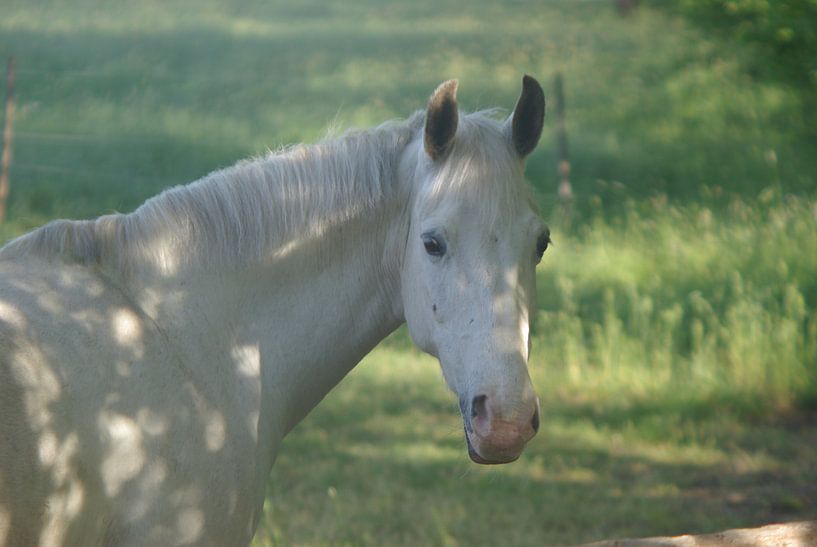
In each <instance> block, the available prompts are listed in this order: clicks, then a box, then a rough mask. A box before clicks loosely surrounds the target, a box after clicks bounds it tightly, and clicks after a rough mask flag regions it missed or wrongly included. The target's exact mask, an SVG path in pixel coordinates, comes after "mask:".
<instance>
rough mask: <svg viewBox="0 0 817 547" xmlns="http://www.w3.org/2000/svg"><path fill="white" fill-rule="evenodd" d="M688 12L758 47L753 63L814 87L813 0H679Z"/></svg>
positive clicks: (816, 16)
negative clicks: (759, 54) (758, 53)
mask: <svg viewBox="0 0 817 547" xmlns="http://www.w3.org/2000/svg"><path fill="white" fill-rule="evenodd" d="M681 9H682V10H683V12H684V13H686V14H687V15H689V16H691V17H693V18H694V19H695V20H697V21H699V22H701V23H703V24H704V25H706V26H708V27H710V28H718V29H720V30H722V31H724V32H726V33H727V34H730V35H732V36H735V37H736V38H738V39H740V40H744V41H747V42H750V43H752V44H754V45H755V46H757V51H759V52H760V53H761V55H762V58H760V59H759V60H758V62H757V63H755V65H754V67H755V69H757V70H763V69H764V66H765V67H768V69H769V70H772V71H774V73H776V74H777V75H778V76H781V77H783V78H785V79H787V80H789V81H792V82H796V83H798V84H802V85H807V86H809V87H810V88H811V89H812V90H814V89H817V2H815V0H682V2H681Z"/></svg>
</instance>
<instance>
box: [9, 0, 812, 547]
mask: <svg viewBox="0 0 817 547" xmlns="http://www.w3.org/2000/svg"><path fill="white" fill-rule="evenodd" d="M10 54H14V55H15V56H16V59H17V66H18V74H17V104H18V107H17V121H16V130H17V136H16V139H15V157H14V164H13V167H12V172H11V174H12V194H11V201H10V211H9V220H8V222H7V223H6V224H5V225H4V226H2V227H0V239H2V240H5V239H8V238H10V237H12V236H14V235H17V234H19V233H22V232H23V231H25V230H28V229H30V228H32V227H34V226H37V225H39V224H41V223H43V222H45V221H47V220H49V219H51V218H55V217H89V216H95V215H99V214H102V213H107V212H111V211H113V210H120V211H128V210H132V209H133V208H134V207H136V206H137V205H138V204H139V203H141V202H142V201H143V200H144V199H146V198H147V197H149V196H151V195H153V194H155V193H156V192H158V191H160V190H161V189H163V188H165V187H167V186H170V185H173V184H179V183H185V182H189V181H191V180H194V179H196V178H198V177H199V176H202V175H203V174H205V173H207V172H208V171H210V170H212V169H214V168H217V167H221V166H225V165H229V164H231V163H233V162H234V161H236V160H237V159H239V158H242V157H246V156H248V155H251V154H257V153H263V152H264V151H265V150H266V149H267V148H273V149H274V148H277V147H278V146H280V145H282V144H286V143H291V142H298V141H312V140H315V139H317V138H319V137H320V136H321V135H323V134H324V133H325V131H326V129H327V127H330V126H334V127H338V128H345V127H349V126H368V125H372V124H375V123H379V122H381V121H383V120H385V119H389V118H395V117H404V116H406V115H408V114H409V113H410V112H412V111H413V110H415V109H417V108H419V107H421V106H423V104H424V103H425V100H426V98H427V97H428V94H429V93H430V91H431V90H432V89H433V88H434V87H435V86H436V85H437V84H438V83H439V82H440V81H442V80H445V79H448V78H451V77H458V78H459V79H460V82H461V86H460V93H459V96H460V100H461V103H462V104H463V105H464V106H465V107H466V108H469V109H477V108H483V107H493V106H497V105H499V106H503V107H505V108H511V107H512V105H513V103H514V101H515V99H516V97H517V94H518V92H519V86H520V77H521V74H522V73H523V72H528V73H531V74H533V75H535V76H537V77H539V79H540V81H541V82H542V83H543V85H544V87H545V91H546V94H547V95H548V97H550V96H551V95H552V93H551V90H550V87H551V81H552V80H551V79H552V75H553V74H554V72H556V71H560V72H562V73H563V75H564V78H565V82H566V91H567V99H568V111H567V112H568V127H569V131H570V133H569V137H570V144H571V160H572V167H573V172H572V179H573V183H574V188H575V191H576V196H577V197H576V201H575V203H574V206H573V208H572V211H570V213H569V214H566V213H565V212H564V211H562V210H561V209H560V208H559V207H558V206H557V204H556V200H555V198H554V195H555V192H554V189H555V186H556V183H557V175H556V169H555V165H554V164H555V158H554V157H553V148H554V146H553V145H554V136H553V134H552V129H553V127H554V125H555V124H554V123H553V120H552V119H551V120H550V122H549V124H548V125H547V129H546V133H545V135H544V136H543V139H542V143H541V146H540V147H539V149H538V150H537V151H536V152H535V153H534V154H533V155H532V157H531V158H530V161H529V165H528V177H529V179H530V181H531V183H532V184H533V185H534V187H535V188H536V190H537V195H538V198H539V201H540V205H541V207H542V210H543V211H544V213H545V216H546V217H547V218H548V219H549V220H550V221H551V224H552V227H553V231H554V239H555V241H556V244H555V246H554V247H553V248H552V249H551V250H549V251H548V253H547V255H546V258H545V261H544V263H543V266H542V267H541V268H540V272H539V311H538V312H537V315H536V320H535V325H534V356H533V357H532V362H531V370H532V375H533V377H534V382H535V384H536V386H537V389H538V390H539V392H540V394H541V396H542V403H543V404H542V406H543V419H542V430H541V432H540V434H539V435H538V436H537V437H536V438H535V440H534V441H533V442H532V444H531V446H530V447H529V449H528V450H527V452H526V453H525V455H524V456H523V457H522V458H521V459H520V460H519V461H518V462H516V463H515V464H513V465H510V466H503V467H494V468H481V467H477V466H474V465H473V464H470V463H469V462H468V460H467V456H466V451H465V447H464V446H463V440H462V434H461V423H460V420H459V418H458V411H457V408H456V401H455V400H454V397H453V396H452V395H451V394H449V393H447V392H446V390H445V388H444V386H443V382H442V379H441V375H440V373H439V371H438V370H437V368H438V367H437V365H436V364H434V363H433V362H432V360H431V359H429V358H427V357H424V356H422V355H420V354H419V353H418V352H417V351H416V350H414V349H413V348H412V347H411V344H410V343H409V342H408V338H407V335H406V333H405V331H404V330H401V331H398V332H397V333H396V334H395V335H393V336H392V337H390V338H389V339H388V340H387V341H386V342H385V343H384V344H382V345H381V347H380V348H378V349H377V350H376V351H375V352H374V353H373V354H372V355H371V356H369V357H368V358H367V359H366V361H365V362H364V364H362V365H361V366H360V367H358V368H357V369H356V370H355V371H354V372H353V373H352V374H351V375H350V377H349V378H348V379H347V380H345V381H344V382H343V383H342V384H341V385H340V386H339V387H338V388H337V389H336V390H335V391H333V392H332V393H331V394H330V395H329V397H327V399H326V400H325V401H324V402H323V403H322V404H321V405H320V406H319V407H318V408H317V409H316V410H315V412H314V413H313V414H312V415H311V416H310V417H308V418H307V419H306V420H305V421H304V423H302V424H301V425H300V426H299V427H298V428H297V429H296V430H295V431H294V432H293V433H292V435H291V436H290V437H289V438H288V439H287V440H286V442H285V443H284V447H283V450H282V452H281V454H280V457H279V461H278V462H277V464H276V466H275V468H274V470H273V473H272V476H271V477H270V482H269V493H268V500H267V505H266V516H265V519H264V521H263V522H262V524H261V527H260V528H259V533H258V537H257V540H256V544H257V545H292V544H298V545H325V544H348V545H382V544H388V545H409V544H412V545H416V544H434V545H458V544H475V545H495V544H502V545H538V544H563V543H576V542H581V541H589V540H593V539H600V538H604V537H613V536H642V535H649V534H673V533H682V532H703V531H713V530H717V529H721V528H726V527H734V526H752V525H760V524H765V523H769V522H773V521H778V520H794V519H803V518H817V508H815V504H814V500H815V499H817V486H815V485H817V449H815V447H817V426H815V423H817V415H816V414H815V408H817V281H816V280H817V201H816V200H817V192H815V189H817V132H815V129H814V128H815V127H817V119H815V112H813V111H812V110H809V109H808V105H806V104H805V103H804V99H803V97H802V95H801V94H800V93H799V92H798V90H796V89H793V88H790V87H787V86H786V85H785V84H783V83H781V82H780V81H778V80H775V79H765V78H764V77H763V75H762V74H755V73H754V72H753V71H752V65H753V64H752V62H751V60H752V59H751V56H752V50H750V49H747V48H745V46H744V45H742V44H740V43H730V42H728V41H726V39H725V38H723V37H718V36H713V35H709V34H706V33H705V32H703V31H702V30H701V29H700V28H697V27H695V26H694V25H690V24H688V23H687V22H685V21H684V20H683V19H680V18H677V17H675V16H673V15H672V14H671V13H669V12H668V10H656V9H652V8H650V7H642V8H641V9H639V10H638V11H637V12H636V13H635V14H634V16H632V17H627V18H621V17H618V16H617V15H616V14H615V12H614V10H613V9H612V7H611V3H610V2H607V1H585V2H577V1H573V0H553V1H549V2H538V1H537V2H534V1H517V2H512V3H496V2H487V1H476V2H464V1H462V0H445V1H435V2H432V1H431V0H418V1H414V2H393V1H392V2H388V1H380V0H378V1H375V0H354V1H344V2H340V1H330V2H325V1H320V2H319V1H317V0H314V1H306V2H305V1H300V2H292V1H289V2H282V1H273V2H268V1H260V0H255V1H253V0H242V1H236V2H225V1H224V0H196V1H195V2H194V1H192V0H176V1H163V2H158V1H150V0H149V1H143V2H138V3H137V2H124V1H119V2H107V3H103V4H100V3H99V2H96V1H92V0H76V1H73V2H70V3H65V2H56V1H49V0H25V1H22V0H7V1H6V2H4V5H3V8H2V16H0V57H5V56H7V55H10Z"/></svg>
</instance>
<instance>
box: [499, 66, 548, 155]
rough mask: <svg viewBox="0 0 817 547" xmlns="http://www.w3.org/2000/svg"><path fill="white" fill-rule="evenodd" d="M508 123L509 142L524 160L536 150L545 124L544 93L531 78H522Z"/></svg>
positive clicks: (526, 76)
mask: <svg viewBox="0 0 817 547" xmlns="http://www.w3.org/2000/svg"><path fill="white" fill-rule="evenodd" d="M512 116H513V117H512V119H511V120H508V121H509V122H510V124H509V125H510V129H511V140H512V141H513V147H514V149H515V150H516V153H517V154H519V156H520V157H522V158H524V157H525V156H527V155H528V154H530V153H531V152H533V149H534V148H536V145H537V144H538V143H539V137H541V136H542V126H543V125H544V123H545V93H544V92H543V91H542V86H540V85H539V82H537V81H536V79H534V78H533V77H531V76H528V75H527V74H525V76H524V77H523V78H522V94H521V95H520V96H519V100H518V101H517V102H516V108H514V110H513V114H512Z"/></svg>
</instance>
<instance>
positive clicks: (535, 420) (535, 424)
mask: <svg viewBox="0 0 817 547" xmlns="http://www.w3.org/2000/svg"><path fill="white" fill-rule="evenodd" d="M530 425H531V426H533V432H534V433H537V432H538V431H539V410H534V411H533V419H532V420H531V421H530Z"/></svg>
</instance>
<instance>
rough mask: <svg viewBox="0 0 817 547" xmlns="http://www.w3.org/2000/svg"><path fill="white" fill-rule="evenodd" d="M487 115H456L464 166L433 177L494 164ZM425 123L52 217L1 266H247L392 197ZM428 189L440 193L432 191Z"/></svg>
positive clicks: (375, 131) (345, 138) (294, 150)
mask: <svg viewBox="0 0 817 547" xmlns="http://www.w3.org/2000/svg"><path fill="white" fill-rule="evenodd" d="M493 115H494V112H493V111H486V112H477V113H474V114H470V115H468V116H463V117H461V121H460V127H461V128H462V129H463V130H462V131H459V132H458V136H459V135H460V134H463V138H462V139H461V142H460V143H459V144H455V148H454V150H452V156H454V155H455V154H456V153H457V148H462V149H468V150H470V151H471V153H470V154H468V155H467V157H466V158H465V159H464V161H465V162H466V164H465V165H464V167H465V169H463V168H462V167H463V165H460V166H459V168H458V167H457V166H456V165H451V166H448V167H445V168H443V170H442V171H443V173H442V176H440V177H438V179H448V180H449V184H453V185H454V186H459V185H460V184H467V183H468V180H466V179H469V178H473V177H472V176H470V177H469V173H468V172H467V171H471V170H473V169H483V170H484V169H485V168H486V167H485V165H488V164H490V163H492V162H493V160H494V158H496V157H497V154H496V142H491V139H488V141H487V142H486V141H485V139H484V138H483V137H484V133H486V130H487V129H490V130H491V131H493V133H494V134H497V132H496V128H497V121H496V120H495V119H493ZM423 120H424V112H423V111H419V112H416V113H415V114H414V115H412V116H411V117H410V118H409V119H407V120H405V121H401V122H387V123H385V124H382V125H380V126H378V127H375V128H372V129H368V130H362V131H349V132H347V133H345V134H343V135H341V136H339V137H334V138H327V139H325V140H323V141H320V142H318V143H316V144H312V145H303V144H301V145H295V146H292V147H289V148H285V149H282V150H280V151H277V152H271V153H270V154H268V155H267V156H265V157H261V158H254V159H250V160H244V161H241V162H239V163H237V164H236V165H234V166H232V167H228V168H226V169H222V170H219V171H214V172H213V173H210V174H209V175H207V176H205V177H203V178H201V179H199V180H197V181H195V182H193V183H190V184H187V185H184V186H176V187H173V188H170V189H168V190H165V191H164V192H162V193H161V194H159V195H157V196H155V197H153V198H151V199H149V200H147V201H146V202H145V203H144V204H142V205H141V206H140V207H138V208H137V209H136V210H135V211H133V212H132V213H129V214H113V215H106V216H102V217H99V218H98V219H96V220H80V221H75V220H55V221H52V222H50V223H48V224H46V225H44V226H42V227H40V228H37V229H36V230H34V231H32V232H30V233H28V234H25V235H23V236H20V237H18V238H17V239H15V240H13V241H11V242H9V243H8V244H7V245H5V246H4V247H3V248H2V249H0V259H7V258H14V257H20V256H25V255H38V256H44V257H47V258H60V259H63V260H66V261H71V262H79V263H85V264H102V265H115V266H118V267H120V268H122V267H125V268H126V267H127V266H128V264H127V263H128V261H129V260H130V259H133V258H134V257H138V258H144V259H147V260H149V261H151V262H152V263H154V264H156V265H157V266H158V267H159V268H160V269H161V270H166V271H170V270H175V268H176V267H177V266H178V263H179V261H180V260H192V259H193V257H194V256H198V257H205V256H206V257H207V258H208V259H212V260H221V261H233V262H235V263H236V264H240V263H244V262H245V261H246V260H248V259H252V258H257V257H259V256H261V255H262V254H263V253H265V252H269V250H270V249H274V248H276V247H280V246H283V245H286V243H287V242H288V240H290V239H291V238H292V236H293V235H294V234H303V233H304V232H306V233H309V234H319V233H320V232H321V231H322V230H324V229H325V228H326V227H328V226H331V225H333V224H335V223H337V222H339V221H342V220H343V219H345V218H349V217H352V216H354V215H358V214H360V213H361V212H363V211H366V210H368V209H371V208H373V207H375V206H376V205H377V204H378V203H379V202H381V200H382V199H383V198H384V197H386V196H387V195H389V193H390V192H393V191H395V187H396V183H395V177H396V176H397V171H398V162H399V161H400V157H401V152H402V151H403V150H404V149H405V147H406V146H407V145H408V144H409V142H411V140H412V139H414V138H415V137H416V136H417V135H418V131H419V130H420V129H421V127H422V124H423ZM492 152H493V154H492ZM474 158H477V160H478V161H476V162H474V161H473V159H474ZM500 163H501V165H499V166H494V167H496V168H497V170H499V169H502V168H505V167H506V165H505V164H508V165H510V163H509V162H500ZM491 170H493V169H491ZM451 173H453V176H452V175H451ZM457 173H459V174H457ZM470 174H471V175H473V172H471V173H470ZM506 176H507V175H506ZM489 178H490V177H489ZM479 186H485V185H479ZM430 190H431V191H432V193H433V192H434V191H441V189H439V188H436V189H435V188H434V186H432V187H431V189H430ZM475 190H477V188H475ZM486 190H488V191H489V192H490V193H491V194H493V195H491V196H484V198H485V199H486V200H491V199H493V200H495V199H497V198H500V199H501V197H502V194H508V192H507V189H505V190H504V191H503V190H502V189H500V188H496V189H494V190H491V189H490V188H488V189H486ZM497 190H499V196H498V195H497ZM515 192H516V190H515V191H514V192H513V193H515ZM504 197H505V199H507V196H504ZM491 209H494V210H496V206H494V207H492V208H491Z"/></svg>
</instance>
